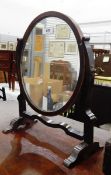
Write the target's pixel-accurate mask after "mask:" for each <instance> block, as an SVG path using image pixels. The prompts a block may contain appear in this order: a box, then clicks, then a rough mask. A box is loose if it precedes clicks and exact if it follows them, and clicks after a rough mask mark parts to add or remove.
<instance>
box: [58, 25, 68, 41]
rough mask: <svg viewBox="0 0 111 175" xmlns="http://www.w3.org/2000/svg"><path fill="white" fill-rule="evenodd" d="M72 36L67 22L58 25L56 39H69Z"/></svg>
mask: <svg viewBox="0 0 111 175" xmlns="http://www.w3.org/2000/svg"><path fill="white" fill-rule="evenodd" d="M69 37H70V28H69V26H68V25H66V24H59V25H56V39H68V38H69Z"/></svg>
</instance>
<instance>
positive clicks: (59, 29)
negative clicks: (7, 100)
mask: <svg viewBox="0 0 111 175" xmlns="http://www.w3.org/2000/svg"><path fill="white" fill-rule="evenodd" d="M79 72H80V55H79V50H78V45H77V41H76V38H75V35H74V33H73V31H72V29H71V27H70V26H69V25H68V24H67V23H66V22H65V21H64V20H62V19H59V18H57V17H47V18H44V19H42V20H41V21H39V22H38V23H37V24H36V25H35V26H34V28H33V30H32V31H31V33H30V35H29V37H28V39H27V42H26V44H25V48H24V52H23V57H22V60H21V73H22V75H21V76H22V82H23V86H24V89H25V92H26V94H27V96H28V99H29V100H30V102H31V103H32V104H33V105H34V106H35V107H36V108H37V109H39V110H42V111H46V112H53V111H57V110H59V109H60V108H62V107H63V106H64V105H65V104H66V103H67V102H68V101H69V100H70V98H71V97H72V94H73V93H74V90H75V87H76V85H77V80H78V77H79Z"/></svg>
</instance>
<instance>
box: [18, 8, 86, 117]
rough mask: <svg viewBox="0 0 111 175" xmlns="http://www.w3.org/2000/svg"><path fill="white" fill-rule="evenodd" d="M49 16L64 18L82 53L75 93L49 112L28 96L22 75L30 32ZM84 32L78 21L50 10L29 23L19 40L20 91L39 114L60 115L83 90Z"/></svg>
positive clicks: (80, 53)
mask: <svg viewBox="0 0 111 175" xmlns="http://www.w3.org/2000/svg"><path fill="white" fill-rule="evenodd" d="M47 17H57V18H60V19H62V20H64V21H65V22H66V23H67V24H68V25H69V26H70V28H71V29H72V31H73V32H74V35H75V37H76V40H77V44H78V49H79V55H80V72H79V77H78V82H77V85H76V87H75V90H74V92H73V95H72V96H71V98H70V99H69V101H68V102H67V103H66V104H65V105H64V106H63V107H62V108H61V109H59V110H57V111H53V112H48V111H42V110H40V109H39V108H37V106H35V105H34V104H33V102H32V101H31V100H30V98H29V97H28V94H27V91H26V89H25V88H24V85H23V81H22V75H21V63H22V57H23V52H24V48H25V44H26V42H27V39H28V37H29V35H30V32H31V31H32V29H33V27H34V26H35V25H36V24H37V23H38V22H40V21H41V20H43V19H44V18H47ZM82 39H83V34H82V32H81V30H80V28H79V26H78V24H77V23H76V22H74V21H73V20H72V19H71V18H69V17H68V16H66V15H64V14H62V13H60V12H56V11H48V12H45V13H42V14H40V15H39V16H37V17H36V18H35V19H34V20H33V21H32V22H31V23H30V25H29V27H28V28H27V30H26V32H25V34H24V36H23V38H22V39H19V40H18V44H17V49H16V58H17V72H18V80H19V85H20V91H21V93H22V94H23V95H24V97H25V99H26V101H27V102H28V104H29V106H30V107H31V108H32V109H33V110H34V111H36V112H37V113H39V114H42V115H45V116H55V115H58V114H59V115H60V114H62V113H63V112H65V111H66V110H67V109H68V108H69V107H70V106H71V105H73V104H74V103H75V101H76V99H77V97H78V95H79V92H80V90H81V87H82V85H83V81H84V76H85V67H86V65H85V54H84V52H85V51H84V46H83V42H82Z"/></svg>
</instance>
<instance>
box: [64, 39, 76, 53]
mask: <svg viewBox="0 0 111 175" xmlns="http://www.w3.org/2000/svg"><path fill="white" fill-rule="evenodd" d="M77 53H78V46H77V43H76V42H75V41H67V42H65V54H77Z"/></svg>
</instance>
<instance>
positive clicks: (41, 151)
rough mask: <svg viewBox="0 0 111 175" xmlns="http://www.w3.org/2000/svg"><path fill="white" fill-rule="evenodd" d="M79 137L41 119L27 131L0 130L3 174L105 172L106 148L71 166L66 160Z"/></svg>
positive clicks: (0, 173)
mask: <svg viewBox="0 0 111 175" xmlns="http://www.w3.org/2000/svg"><path fill="white" fill-rule="evenodd" d="M79 142H80V141H79V140H77V139H74V138H72V137H70V136H68V135H66V134H65V133H64V131H63V130H61V129H55V128H49V127H47V126H45V125H43V124H41V123H40V122H38V123H36V124H35V125H34V126H33V127H32V128H31V129H29V130H27V131H19V132H17V133H12V134H7V135H5V134H3V133H0V175H15V174H16V175H28V174H30V175H103V173H102V162H103V150H102V149H101V150H99V151H98V152H97V153H95V154H93V155H92V156H91V157H90V158H89V159H88V160H86V161H84V162H82V163H80V164H79V165H77V166H75V167H74V168H72V169H68V168H66V167H65V166H64V165H63V160H64V159H65V158H67V156H68V155H69V154H70V152H71V151H72V149H73V147H74V146H75V145H77V144H78V143H79Z"/></svg>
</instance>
